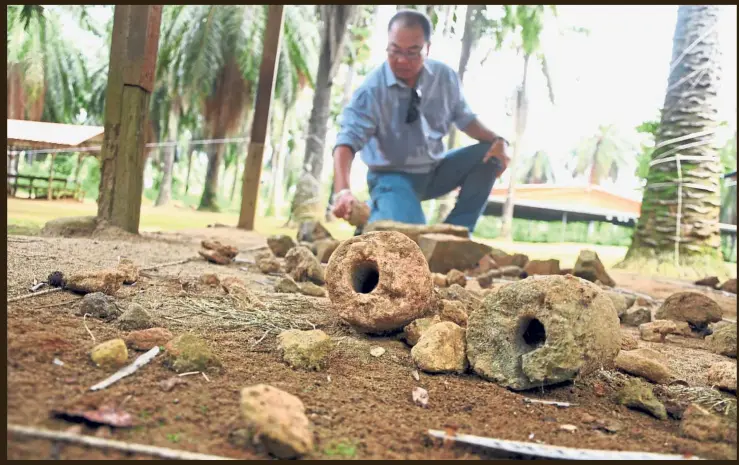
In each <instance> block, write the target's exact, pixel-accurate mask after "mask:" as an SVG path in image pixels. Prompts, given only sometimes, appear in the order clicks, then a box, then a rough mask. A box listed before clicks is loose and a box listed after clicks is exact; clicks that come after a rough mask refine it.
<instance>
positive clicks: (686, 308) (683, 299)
mask: <svg viewBox="0 0 739 465" xmlns="http://www.w3.org/2000/svg"><path fill="white" fill-rule="evenodd" d="M654 316H655V318H656V319H658V320H673V321H686V322H688V323H690V324H691V325H692V326H694V327H697V328H700V327H704V326H706V325H708V323H714V322H716V321H721V307H719V306H718V304H717V303H716V302H714V300H713V299H711V298H710V297H708V296H706V295H703V294H701V293H700V292H693V291H687V292H677V293H675V294H672V295H671V296H669V297H668V298H667V299H665V301H664V303H663V304H662V306H661V307H660V308H659V309H658V310H657V312H656V313H655V315H654Z"/></svg>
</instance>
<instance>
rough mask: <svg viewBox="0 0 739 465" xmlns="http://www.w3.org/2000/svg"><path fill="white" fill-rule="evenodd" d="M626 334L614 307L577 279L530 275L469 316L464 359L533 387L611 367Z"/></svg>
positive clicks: (486, 372)
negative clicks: (604, 366) (621, 327)
mask: <svg viewBox="0 0 739 465" xmlns="http://www.w3.org/2000/svg"><path fill="white" fill-rule="evenodd" d="M620 345H621V332H620V325H619V321H618V316H617V315H616V310H615V309H614V308H613V302H611V299H609V298H608V296H607V295H605V294H604V293H603V291H601V290H600V289H599V288H598V287H597V286H595V285H594V284H592V283H589V282H587V281H585V280H583V279H580V278H576V277H574V276H558V275H551V276H533V277H530V278H527V279H524V280H522V281H517V282H515V283H511V284H510V285H508V286H505V287H503V288H501V289H500V290H499V291H498V292H496V293H494V294H491V295H489V296H488V297H486V298H485V300H484V301H483V302H482V305H481V306H480V307H479V308H478V309H477V310H476V311H474V312H472V313H470V316H469V321H468V323H467V357H468V359H469V361H470V366H471V367H472V369H473V370H474V371H475V372H476V373H477V374H478V375H480V376H482V377H483V378H485V379H488V380H490V381H493V382H496V383H498V384H500V385H502V386H505V387H508V388H511V389H514V390H522V389H530V388H533V387H538V386H546V385H550V384H556V383H560V382H563V381H567V380H571V379H573V378H574V377H576V376H578V375H584V374H587V373H590V372H592V371H594V370H597V369H598V368H600V367H601V366H603V365H607V364H609V363H610V362H611V361H612V360H613V359H614V358H615V357H616V355H617V354H618V352H619V350H620Z"/></svg>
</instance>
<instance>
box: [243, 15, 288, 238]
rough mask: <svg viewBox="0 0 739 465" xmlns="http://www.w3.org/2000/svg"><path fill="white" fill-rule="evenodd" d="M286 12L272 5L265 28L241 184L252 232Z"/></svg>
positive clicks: (245, 221) (245, 217) (247, 223)
mask: <svg viewBox="0 0 739 465" xmlns="http://www.w3.org/2000/svg"><path fill="white" fill-rule="evenodd" d="M283 20H284V12H283V6H282V5H270V6H269V10H268V13H267V26H266V27H265V30H264V49H263V50H262V63H261V64H260V66H259V83H258V85H257V98H256V102H255V105H254V119H253V120H252V126H251V137H250V139H249V150H248V152H247V156H246V164H245V165H244V179H243V182H242V186H241V213H240V214H239V224H238V227H239V228H241V229H246V230H247V231H252V230H253V229H254V217H255V216H256V212H257V197H258V195H259V178H260V177H261V175H262V157H263V156H264V142H265V140H266V138H267V126H269V116H270V110H271V108H272V92H273V90H274V88H275V77H276V76H277V73H276V68H277V57H278V56H279V55H280V42H281V41H282V23H283Z"/></svg>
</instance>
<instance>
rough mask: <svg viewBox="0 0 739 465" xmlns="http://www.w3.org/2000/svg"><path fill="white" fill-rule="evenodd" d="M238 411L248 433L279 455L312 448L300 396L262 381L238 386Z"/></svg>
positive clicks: (289, 455) (283, 456)
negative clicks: (239, 407)
mask: <svg viewBox="0 0 739 465" xmlns="http://www.w3.org/2000/svg"><path fill="white" fill-rule="evenodd" d="M241 412H242V414H243V416H244V419H245V420H246V425H247V430H248V431H249V436H250V437H252V438H254V439H255V440H259V441H260V442H261V443H262V444H263V445H264V446H265V448H266V449H267V450H268V451H269V452H270V453H271V454H272V455H274V456H276V457H278V458H281V459H292V458H296V457H300V456H302V455H305V454H307V453H309V452H310V451H311V450H313V433H312V431H311V428H310V422H309V420H308V417H307V416H306V415H305V406H304V405H303V402H301V400H300V399H298V398H297V397H295V396H293V395H292V394H288V393H287V392H285V391H282V390H280V389H277V388H274V387H272V386H269V385H266V384H258V385H256V386H251V387H247V388H244V389H242V390H241Z"/></svg>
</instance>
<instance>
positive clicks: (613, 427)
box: [595, 420, 624, 434]
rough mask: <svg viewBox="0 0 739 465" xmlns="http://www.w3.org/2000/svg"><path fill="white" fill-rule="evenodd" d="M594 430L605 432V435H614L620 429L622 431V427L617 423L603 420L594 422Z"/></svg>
mask: <svg viewBox="0 0 739 465" xmlns="http://www.w3.org/2000/svg"><path fill="white" fill-rule="evenodd" d="M595 429H599V430H602V431H605V432H606V433H610V434H616V433H618V432H619V431H621V430H622V429H624V427H623V425H621V423H619V422H617V421H613V420H611V421H604V420H597V421H596V422H595Z"/></svg>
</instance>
